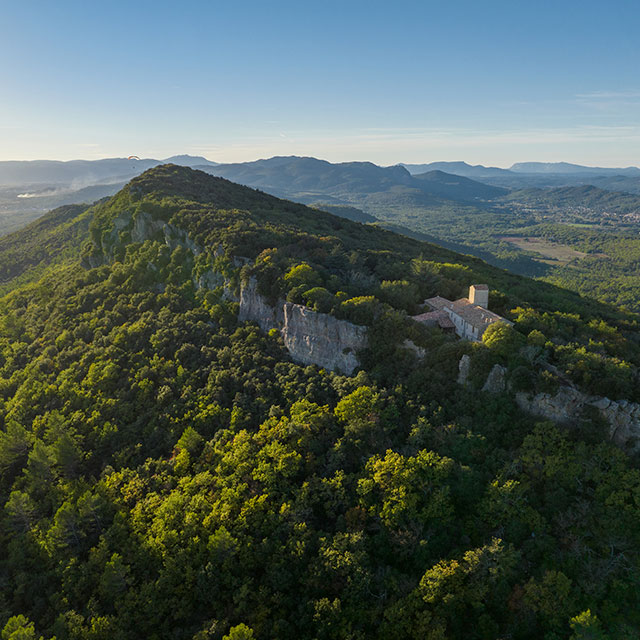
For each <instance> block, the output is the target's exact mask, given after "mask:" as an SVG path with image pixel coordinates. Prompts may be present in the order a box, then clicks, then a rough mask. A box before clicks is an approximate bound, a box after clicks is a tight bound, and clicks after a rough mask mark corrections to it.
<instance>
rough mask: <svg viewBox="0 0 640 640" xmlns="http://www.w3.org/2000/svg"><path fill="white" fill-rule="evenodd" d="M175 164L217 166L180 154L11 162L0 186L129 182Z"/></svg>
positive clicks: (1, 172)
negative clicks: (138, 157)
mask: <svg viewBox="0 0 640 640" xmlns="http://www.w3.org/2000/svg"><path fill="white" fill-rule="evenodd" d="M166 163H173V164H179V165H183V166H186V167H192V166H196V165H199V166H201V165H206V166H213V165H215V164H216V163H215V162H211V161H210V160H207V159H206V158H203V157H201V156H189V155H180V156H172V157H170V158H165V159H163V160H154V159H152V158H143V159H136V158H133V157H132V158H104V159H102V160H70V161H68V162H62V161H59V160H11V161H4V162H0V186H18V185H36V184H46V185H75V186H76V187H77V188H81V187H84V186H89V185H95V184H99V183H104V182H107V181H108V182H126V181H128V180H130V179H131V178H132V177H135V176H137V175H139V174H141V173H142V172H143V171H146V170H147V169H150V168H152V167H156V166H158V165H160V164H166Z"/></svg>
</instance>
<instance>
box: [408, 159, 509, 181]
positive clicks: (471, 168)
mask: <svg viewBox="0 0 640 640" xmlns="http://www.w3.org/2000/svg"><path fill="white" fill-rule="evenodd" d="M400 166H401V167H405V168H406V169H407V171H409V172H410V173H412V174H413V175H416V174H420V173H425V172H427V171H444V172H446V173H453V174H455V175H458V176H465V177H467V178H491V177H496V176H509V175H511V173H512V172H511V171H509V170H508V169H499V168H498V167H485V166H483V165H481V164H476V165H471V164H467V163H466V162H429V163H428V164H404V163H400Z"/></svg>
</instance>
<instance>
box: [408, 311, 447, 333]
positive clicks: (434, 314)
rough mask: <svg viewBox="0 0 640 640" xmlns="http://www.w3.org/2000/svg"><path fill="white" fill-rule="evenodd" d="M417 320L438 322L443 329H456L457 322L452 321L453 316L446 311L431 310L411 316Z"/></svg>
mask: <svg viewBox="0 0 640 640" xmlns="http://www.w3.org/2000/svg"><path fill="white" fill-rule="evenodd" d="M411 317H412V318H413V319H414V320H415V321H416V322H423V323H424V324H433V325H435V324H437V325H438V326H439V327H440V328H441V329H455V326H456V325H455V324H453V322H451V318H449V315H448V314H447V312H446V311H429V312H428V313H421V314H420V315H417V316H411Z"/></svg>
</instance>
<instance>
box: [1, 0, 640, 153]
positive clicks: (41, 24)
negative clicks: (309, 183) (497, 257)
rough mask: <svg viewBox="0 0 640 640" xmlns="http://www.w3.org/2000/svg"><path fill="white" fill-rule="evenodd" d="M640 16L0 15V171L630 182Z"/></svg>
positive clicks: (122, 8) (559, 1) (596, 12)
mask: <svg viewBox="0 0 640 640" xmlns="http://www.w3.org/2000/svg"><path fill="white" fill-rule="evenodd" d="M639 32H640V1H638V0H608V1H607V2H605V1H604V0H597V1H595V0H580V1H576V0H554V1H548V0H535V1H534V0H473V1H468V0H459V1H457V2H449V1H446V0H442V1H440V2H432V1H430V0H423V1H421V2H402V1H401V0H396V2H390V1H388V2H378V1H377V0H367V1H366V2H360V1H350V0H342V1H340V2H335V1H333V0H323V2H314V3H311V2H305V1H304V0H296V1H295V2H289V1H279V0H260V1H242V0H227V1H225V2H220V1H217V0H209V1H204V0H203V1H196V0H191V1H190V0H174V1H172V2H165V1H163V0H152V1H147V0H129V1H128V2H124V1H121V0H111V1H110V2H91V1H87V0H82V1H74V0H58V2H52V1H51V0H0V61H1V62H0V160H9V159H35V158H52V159H61V160H67V159H72V158H88V159H93V158H99V157H108V156H126V155H134V154H135V155H139V156H141V157H143V156H145V157H155V158H162V157H167V156H169V155H172V154H176V153H191V154H197V155H204V156H206V157H208V158H209V159H211V160H216V161H227V162H230V161H234V162H235V161H244V160H253V159H256V158H259V157H269V156H272V155H313V156H316V157H321V158H325V159H327V160H330V161H333V162H337V161H346V160H371V161H373V162H376V163H379V164H394V163H397V162H429V161H435V160H462V159H464V160H467V161H468V162H472V163H482V164H491V165H497V166H508V165H510V164H511V163H513V162H517V161H525V160H538V161H559V160H565V161H569V162H577V163H582V164H592V165H596V164H597V165H601V166H623V165H624V166H627V165H632V164H633V165H640V37H639V36H638V33H639Z"/></svg>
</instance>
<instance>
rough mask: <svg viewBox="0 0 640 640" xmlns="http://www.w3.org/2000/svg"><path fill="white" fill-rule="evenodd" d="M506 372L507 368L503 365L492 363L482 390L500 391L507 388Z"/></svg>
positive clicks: (489, 391)
mask: <svg viewBox="0 0 640 640" xmlns="http://www.w3.org/2000/svg"><path fill="white" fill-rule="evenodd" d="M463 357H464V356H463ZM467 357H469V356H467ZM506 374H507V370H506V368H505V367H503V366H502V365H499V364H494V365H493V367H492V369H491V371H489V375H488V376H487V379H486V380H485V383H484V385H483V387H482V390H483V391H486V392H487V393H502V392H503V391H505V389H506V388H507V380H506Z"/></svg>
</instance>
